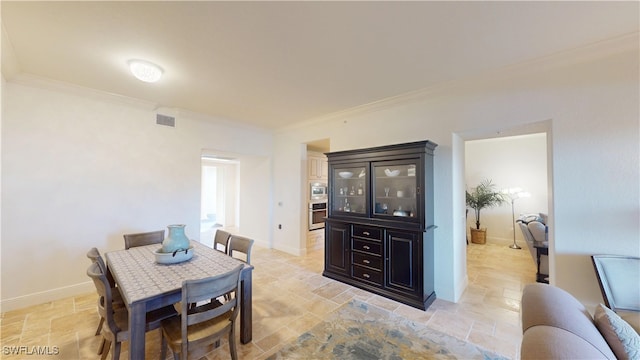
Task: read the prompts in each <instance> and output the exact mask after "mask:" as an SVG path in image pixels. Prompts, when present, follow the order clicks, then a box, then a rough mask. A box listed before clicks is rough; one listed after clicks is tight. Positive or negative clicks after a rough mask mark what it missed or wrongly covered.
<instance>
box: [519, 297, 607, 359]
mask: <svg viewBox="0 0 640 360" xmlns="http://www.w3.org/2000/svg"><path fill="white" fill-rule="evenodd" d="M520 309H521V312H522V332H523V340H522V349H523V354H524V350H525V349H531V348H532V347H535V344H537V343H538V341H539V339H540V337H541V336H542V335H535V336H533V335H532V337H531V338H530V335H529V332H531V331H532V334H536V333H538V332H540V331H541V330H540V328H545V329H546V328H549V327H551V328H553V329H557V330H553V332H554V333H557V334H565V335H567V336H568V337H577V338H580V339H581V341H579V342H582V341H584V342H585V343H586V344H589V345H590V347H591V348H593V351H597V352H598V353H599V354H600V355H599V357H600V358H602V357H604V358H608V359H615V355H614V354H613V352H612V351H611V348H610V347H609V345H608V344H607V342H606V341H605V339H604V338H603V337H602V335H601V334H600V332H599V331H598V329H597V328H596V326H595V324H594V322H593V318H592V317H591V315H590V314H589V312H588V311H587V309H586V308H585V307H584V305H582V304H581V303H580V302H579V301H578V300H577V299H576V298H574V297H573V296H572V295H571V294H569V293H568V292H566V291H564V290H562V289H560V288H558V287H555V286H550V285H546V284H528V285H527V286H525V288H524V290H523V291H522V304H521V307H520ZM558 331H559V332H558ZM564 337H565V336H564V335H563V338H564ZM549 341H551V340H549ZM568 341H569V340H564V342H566V343H568ZM572 341H573V340H572ZM575 341H578V340H575ZM531 342H533V345H532V344H531ZM532 351H533V350H532ZM548 351H559V352H563V351H572V350H571V348H569V349H566V350H565V348H560V349H557V350H553V349H551V350H548ZM576 351H578V350H576ZM589 351H591V350H589ZM522 358H523V359H524V358H525V357H524V356H523V357H522ZM527 358H533V357H532V356H528V357H527ZM542 358H556V359H557V358H561V356H560V357H556V356H551V357H542ZM573 358H581V357H580V356H574V357H573ZM592 358H593V356H592Z"/></svg>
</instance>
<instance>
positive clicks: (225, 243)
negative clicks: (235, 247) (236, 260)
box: [213, 229, 231, 254]
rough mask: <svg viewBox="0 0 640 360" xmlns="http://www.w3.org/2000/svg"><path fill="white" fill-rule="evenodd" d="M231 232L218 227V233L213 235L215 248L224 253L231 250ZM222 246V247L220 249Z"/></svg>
mask: <svg viewBox="0 0 640 360" xmlns="http://www.w3.org/2000/svg"><path fill="white" fill-rule="evenodd" d="M230 236H231V234H230V233H228V232H226V231H224V230H221V229H217V230H216V234H215V235H214V236H213V249H214V250H218V251H220V252H223V253H225V254H226V253H227V252H228V250H229V237H230ZM220 247H222V249H220Z"/></svg>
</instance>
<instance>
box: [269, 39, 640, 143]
mask: <svg viewBox="0 0 640 360" xmlns="http://www.w3.org/2000/svg"><path fill="white" fill-rule="evenodd" d="M639 44H640V32H637V31H636V32H633V33H629V34H624V35H621V36H618V37H615V38H610V39H606V40H603V41H599V42H596V43H591V44H588V45H585V46H581V47H577V48H573V49H568V50H563V51H560V52H557V53H554V54H551V55H547V56H543V57H540V58H536V59H532V60H528V61H525V62H521V63H517V64H513V65H510V66H505V67H502V68H499V69H495V70H490V71H486V72H483V73H482V74H478V75H476V76H472V77H466V78H463V79H459V80H453V81H448V82H444V83H440V84H436V85H434V86H430V87H427V88H423V89H419V90H416V91H412V92H407V93H404V94H400V95H397V96H392V97H389V98H385V99H381V100H378V101H374V102H371V103H368V104H363V105H359V106H355V107H352V108H349V109H345V110H341V111H337V112H334V113H331V114H327V115H323V116H320V117H316V118H312V119H308V120H305V121H301V122H298V123H295V124H292V125H289V126H285V127H282V128H280V129H277V130H276V133H284V132H287V131H292V130H296V129H301V128H305V127H308V126H313V125H317V124H322V123H327V122H332V121H340V120H344V119H347V118H350V117H354V116H358V115H363V114H367V113H372V112H376V111H380V110H384V109H387V108H392V107H396V106H400V105H407V104H410V103H414V102H419V101H424V100H428V99H429V98H431V97H433V96H435V95H438V94H442V93H444V92H445V91H452V90H456V89H462V88H464V87H466V86H468V85H469V84H473V83H477V82H482V81H486V80H491V79H495V78H497V77H505V76H511V75H513V74H514V73H527V72H533V71H537V70H539V69H544V68H551V67H554V66H561V65H567V64H573V63H580V62H587V61H593V60H596V59H599V58H603V57H606V56H611V55H614V54H617V53H622V52H627V51H636V52H638V51H639V50H640V45H639Z"/></svg>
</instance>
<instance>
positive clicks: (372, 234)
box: [353, 225, 382, 240]
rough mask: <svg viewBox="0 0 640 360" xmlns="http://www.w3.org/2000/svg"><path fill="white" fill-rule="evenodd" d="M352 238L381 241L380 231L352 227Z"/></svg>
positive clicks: (363, 227) (364, 227)
mask: <svg viewBox="0 0 640 360" xmlns="http://www.w3.org/2000/svg"><path fill="white" fill-rule="evenodd" d="M353 236H358V237H363V238H368V239H374V240H382V229H378V228H372V227H368V226H359V225H353Z"/></svg>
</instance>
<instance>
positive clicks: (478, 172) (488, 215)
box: [464, 130, 551, 301]
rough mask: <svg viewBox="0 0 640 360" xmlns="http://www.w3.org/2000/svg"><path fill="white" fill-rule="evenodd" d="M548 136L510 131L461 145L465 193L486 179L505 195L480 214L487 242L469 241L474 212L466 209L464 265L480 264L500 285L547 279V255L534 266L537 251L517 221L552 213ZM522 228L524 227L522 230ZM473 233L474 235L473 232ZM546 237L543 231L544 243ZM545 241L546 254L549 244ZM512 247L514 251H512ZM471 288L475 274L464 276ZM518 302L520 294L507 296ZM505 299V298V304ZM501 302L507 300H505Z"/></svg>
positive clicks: (474, 226) (515, 284)
mask: <svg viewBox="0 0 640 360" xmlns="http://www.w3.org/2000/svg"><path fill="white" fill-rule="evenodd" d="M549 136H550V135H549V132H548V131H544V130H543V131H542V132H525V133H524V134H518V133H517V132H511V133H510V134H509V135H508V136H507V135H506V134H505V135H502V134H499V133H498V137H495V136H494V137H484V138H479V139H473V140H470V139H467V141H465V143H464V153H465V162H464V174H465V175H464V181H465V187H466V190H471V189H472V188H474V187H475V186H477V185H478V184H479V183H480V182H482V181H484V180H490V181H491V183H492V184H494V185H495V190H496V191H499V192H501V193H503V194H504V195H505V200H506V202H505V203H503V204H502V205H499V206H497V207H493V208H485V209H482V211H481V218H480V223H481V224H480V226H481V228H486V243H479V244H478V243H476V244H474V243H473V242H472V239H471V236H470V234H469V231H470V229H471V228H473V229H476V218H475V216H474V212H473V211H472V210H469V213H468V216H467V218H466V226H465V229H466V232H467V242H468V245H467V246H466V249H467V251H466V256H467V261H468V262H467V263H469V262H471V263H475V262H481V263H482V264H484V266H485V267H486V268H487V269H490V270H489V271H488V272H487V273H486V274H482V275H480V276H482V277H484V278H485V280H486V278H493V279H495V280H497V281H500V282H503V283H512V285H513V287H514V289H513V290H516V288H518V287H519V286H520V285H519V284H525V283H530V282H535V281H537V280H538V278H539V275H540V273H545V274H546V276H545V277H544V278H547V279H548V278H549V275H550V274H551V270H550V269H549V257H548V256H549V255H548V253H547V255H545V256H543V257H542V259H541V262H542V266H541V269H540V268H539V267H538V266H539V263H538V261H539V260H540V259H539V258H538V256H537V255H538V252H539V249H537V248H536V247H535V246H534V243H532V242H531V241H528V240H530V239H529V238H526V236H528V235H530V234H525V232H524V231H523V229H522V227H521V226H520V222H519V221H518V219H519V218H522V219H525V218H526V219H527V220H529V219H530V218H529V217H525V216H526V215H540V216H544V223H545V225H547V226H548V224H549V222H548V219H547V216H548V215H549V213H550V211H551V209H550V206H551V200H550V197H551V196H550V194H551V191H550V189H549V186H550V179H551V174H550V171H551V167H550V164H549V159H550V156H549V155H548V152H549V151H550V145H549V144H550V139H549ZM514 220H515V221H514ZM525 229H526V226H525ZM474 231H475V230H474ZM544 237H546V233H544V232H543V238H544ZM545 240H546V244H547V249H545V250H546V251H547V252H548V239H545ZM514 245H516V246H514ZM467 276H468V279H469V284H473V283H474V279H475V278H477V276H478V274H467ZM505 293H508V294H512V297H513V300H518V299H519V296H520V294H519V293H518V291H513V292H508V291H507V292H505ZM506 300H508V299H506ZM506 300H505V301H506Z"/></svg>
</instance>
